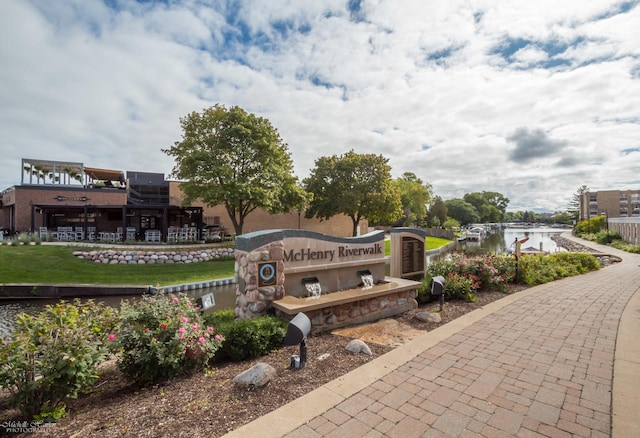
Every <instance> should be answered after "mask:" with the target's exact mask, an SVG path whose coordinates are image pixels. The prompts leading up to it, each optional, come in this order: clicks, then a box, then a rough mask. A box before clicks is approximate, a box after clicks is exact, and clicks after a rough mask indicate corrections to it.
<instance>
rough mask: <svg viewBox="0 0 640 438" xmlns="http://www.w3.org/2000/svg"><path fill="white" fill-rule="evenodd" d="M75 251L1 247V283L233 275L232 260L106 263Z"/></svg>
mask: <svg viewBox="0 0 640 438" xmlns="http://www.w3.org/2000/svg"><path fill="white" fill-rule="evenodd" d="M77 250H78V248H72V247H64V246H48V245H28V246H0V283H46V284H128V285H153V286H156V285H157V286H167V285H171V284H182V283H191V282H196V281H205V280H212V279H217V278H229V277H233V276H234V261H233V260H223V261H214V262H201V263H189V264H179V263H176V264H161V265H160V264H155V265H151V264H148V265H106V264H98V263H93V262H88V261H86V260H81V259H78V258H76V257H74V256H73V254H72V253H73V251H77Z"/></svg>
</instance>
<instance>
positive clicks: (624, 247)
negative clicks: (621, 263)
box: [611, 240, 640, 254]
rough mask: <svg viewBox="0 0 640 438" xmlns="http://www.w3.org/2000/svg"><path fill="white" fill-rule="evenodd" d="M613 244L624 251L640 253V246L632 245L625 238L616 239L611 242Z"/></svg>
mask: <svg viewBox="0 0 640 438" xmlns="http://www.w3.org/2000/svg"><path fill="white" fill-rule="evenodd" d="M611 246H612V247H614V248H616V249H619V250H622V251H627V252H632V253H636V254H640V246H637V245H632V244H630V243H628V242H625V241H624V240H614V241H613V242H611Z"/></svg>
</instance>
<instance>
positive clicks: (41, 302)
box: [0, 284, 236, 338]
mask: <svg viewBox="0 0 640 438" xmlns="http://www.w3.org/2000/svg"><path fill="white" fill-rule="evenodd" d="M211 292H213V296H214V299H215V302H216V305H215V306H213V307H212V308H211V309H209V310H207V312H215V311H218V310H226V309H234V308H235V306H236V285H235V284H226V285H220V286H215V287H209V288H203V289H196V290H190V291H188V292H181V293H184V294H185V295H187V296H188V297H192V298H193V301H195V300H196V299H197V298H200V297H201V296H203V295H206V294H208V293H211ZM138 299H140V297H139V296H131V295H128V296H111V297H96V298H94V301H95V302H97V303H104V304H106V305H107V306H111V307H118V308H119V307H120V304H121V303H122V300H138ZM87 300H88V298H83V299H81V301H87ZM59 301H60V300H59V299H37V300H35V299H34V300H7V301H0V338H1V337H5V336H7V335H8V334H9V333H11V331H12V330H13V326H14V322H15V319H16V315H18V313H20V312H24V313H28V314H30V315H36V314H38V313H39V312H41V311H42V310H43V309H44V307H45V306H46V305H47V304H56V303H58V302H59Z"/></svg>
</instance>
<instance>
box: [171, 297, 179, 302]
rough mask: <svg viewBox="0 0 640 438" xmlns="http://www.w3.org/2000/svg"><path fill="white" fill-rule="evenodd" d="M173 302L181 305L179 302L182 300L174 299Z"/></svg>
mask: <svg viewBox="0 0 640 438" xmlns="http://www.w3.org/2000/svg"><path fill="white" fill-rule="evenodd" d="M172 301H173V302H174V303H179V302H180V300H179V299H178V297H173V298H172Z"/></svg>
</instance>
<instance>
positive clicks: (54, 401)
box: [0, 300, 116, 421]
mask: <svg viewBox="0 0 640 438" xmlns="http://www.w3.org/2000/svg"><path fill="white" fill-rule="evenodd" d="M115 314H116V311H115V310H114V309H112V308H110V307H106V306H103V305H101V304H100V305H97V304H94V303H93V302H92V301H89V302H87V303H86V304H81V303H80V302H79V301H78V300H76V301H74V302H73V303H64V302H61V303H59V304H56V305H48V306H46V307H45V310H43V311H42V312H40V313H39V314H38V315H36V316H32V315H28V314H24V313H22V314H19V315H18V316H17V318H16V323H15V327H14V330H13V332H12V334H11V338H10V339H9V340H6V341H4V342H2V343H1V344H0V364H2V367H1V368H0V386H2V387H3V388H5V389H8V390H9V391H10V393H11V399H10V402H11V404H12V406H15V407H17V408H18V409H19V410H20V412H21V414H22V415H24V416H25V417H27V418H30V419H35V420H38V421H49V420H54V421H55V420H58V419H59V418H60V417H61V416H62V415H64V411H65V400H67V399H70V398H76V397H77V396H78V394H79V393H80V392H81V391H83V390H85V389H87V388H89V387H90V386H91V385H93V383H94V382H95V381H96V379H97V378H98V371H97V365H98V364H99V363H100V362H102V361H103V360H104V359H105V358H106V356H107V354H108V348H107V346H106V345H105V343H103V342H102V340H103V339H104V337H105V336H106V333H108V332H109V331H110V330H111V329H112V327H113V326H114V324H115Z"/></svg>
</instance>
